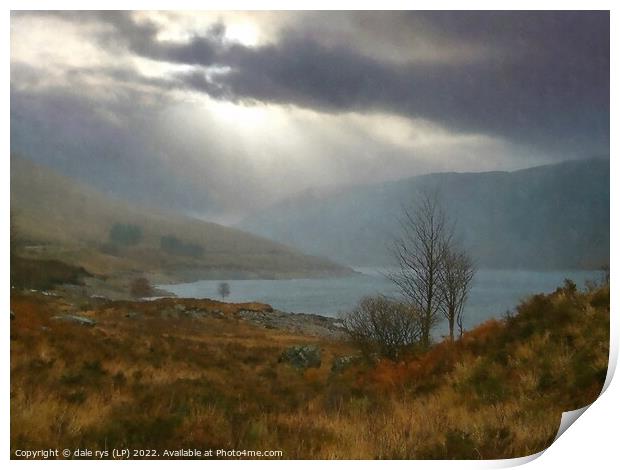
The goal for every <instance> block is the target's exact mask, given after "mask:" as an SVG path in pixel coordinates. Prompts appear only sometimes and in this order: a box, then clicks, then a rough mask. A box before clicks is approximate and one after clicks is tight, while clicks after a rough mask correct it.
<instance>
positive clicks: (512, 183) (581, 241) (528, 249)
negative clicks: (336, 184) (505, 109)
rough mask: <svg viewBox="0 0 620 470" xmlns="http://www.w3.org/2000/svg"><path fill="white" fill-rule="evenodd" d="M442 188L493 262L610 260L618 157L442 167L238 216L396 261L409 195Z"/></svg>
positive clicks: (343, 254)
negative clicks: (479, 169) (497, 168)
mask: <svg viewBox="0 0 620 470" xmlns="http://www.w3.org/2000/svg"><path fill="white" fill-rule="evenodd" d="M422 187H431V188H438V190H439V193H440V195H441V198H442V199H443V202H444V204H445V206H446V209H447V212H448V213H449V215H450V216H451V217H452V218H453V219H454V220H455V221H456V226H457V232H458V234H459V236H460V238H461V239H462V240H463V242H464V244H465V246H467V247H468V248H469V249H470V250H471V252H472V254H473V255H474V258H475V259H476V260H477V262H478V265H479V266H481V267H488V268H508V269H510V268H523V269H566V268H577V269H581V268H598V267H600V266H601V264H604V263H608V260H609V160H607V159H591V160H580V161H569V162H564V163H560V164H555V165H547V166H541V167H534V168H529V169H525V170H520V171H513V172H486V173H437V174H429V175H423V176H417V177H413V178H408V179H404V180H400V181H394V182H387V183H382V184H373V185H364V186H356V187H353V188H349V189H345V190H337V191H332V192H328V193H320V192H306V193H304V194H301V195H299V196H298V197H295V198H291V199H288V200H285V201H283V202H281V203H279V204H277V205H276V206H273V207H271V208H269V209H267V210H265V211H262V212H260V213H258V214H255V215H253V216H251V217H248V218H246V219H245V220H243V221H242V222H241V223H240V224H239V225H238V226H239V227H240V228H242V229H244V230H247V231H250V232H252V233H256V234H259V235H262V236H266V237H269V238H270V239H273V240H277V241H279V242H282V243H286V244H288V245H291V246H294V247H296V248H299V249H300V250H303V251H304V252H306V253H311V254H314V255H320V256H327V257H329V258H330V259H333V260H336V261H338V262H342V263H347V264H349V265H352V266H382V265H386V264H389V263H391V262H392V261H393V260H392V259H391V257H390V256H389V252H388V246H389V244H390V241H391V240H392V239H393V237H394V236H395V235H397V234H398V232H399V226H398V219H399V217H400V216H401V210H402V209H401V208H402V207H403V205H407V204H410V203H411V202H412V200H413V198H414V195H415V193H416V190H417V189H418V188H422Z"/></svg>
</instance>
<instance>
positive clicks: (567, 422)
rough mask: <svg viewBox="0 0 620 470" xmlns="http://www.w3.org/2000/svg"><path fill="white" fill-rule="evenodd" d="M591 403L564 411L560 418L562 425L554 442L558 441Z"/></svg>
mask: <svg viewBox="0 0 620 470" xmlns="http://www.w3.org/2000/svg"><path fill="white" fill-rule="evenodd" d="M590 406H591V404H590V405H586V406H584V407H583V408H579V409H577V410H571V411H565V412H564V413H562V418H561V419H560V427H559V428H558V432H557V434H556V435H555V437H554V438H553V442H555V441H557V440H558V438H559V437H560V436H561V435H562V434H564V431H566V430H567V429H568V428H569V427H571V425H572V424H573V423H574V422H575V421H577V419H578V418H579V417H580V416H581V415H582V414H583V413H584V412H585V411H586V410H587V409H588V408H590Z"/></svg>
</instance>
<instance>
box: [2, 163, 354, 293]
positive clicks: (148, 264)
mask: <svg viewBox="0 0 620 470" xmlns="http://www.w3.org/2000/svg"><path fill="white" fill-rule="evenodd" d="M11 213H12V233H15V234H16V237H17V238H18V239H20V240H21V241H22V243H21V244H22V245H23V246H22V248H21V250H22V251H23V253H22V254H23V255H25V256H28V257H34V258H41V259H58V260H61V261H64V262H68V263H71V264H75V265H79V266H82V267H84V268H85V269H87V270H88V271H89V272H91V273H95V274H104V275H115V274H118V273H145V274H149V275H151V276H152V277H153V278H155V279H162V280H166V281H175V280H196V279H207V278H212V279H213V278H215V279H218V278H219V279H225V278H235V277H236V278H254V277H263V278H270V277H274V278H279V277H304V276H308V277H313V276H321V275H335V274H349V273H350V272H351V270H350V269H348V268H345V267H343V266H339V265H337V264H336V263H333V262H331V261H329V260H327V259H324V258H319V257H315V256H307V255H304V254H303V253H301V252H298V251H296V250H294V249H292V248H289V247H287V246H285V245H283V244H279V243H275V242H272V241H270V240H267V239H265V238H263V237H260V236H256V235H251V234H248V233H244V232H242V231H241V230H238V229H235V228H230V227H225V226H222V225H218V224H215V223H211V222H205V221H202V220H198V219H193V218H191V217H188V216H185V215H179V214H178V213H170V212H163V211H159V210H157V209H151V208H144V207H140V206H137V205H134V204H130V203H127V202H125V201H121V200H118V199H113V198H111V197H108V196H106V195H104V194H102V193H99V192H97V191H96V190H94V189H92V188H90V187H88V186H85V185H83V184H80V183H77V182H76V181H74V180H71V179H70V178H67V177H65V176H62V175H60V174H58V173H55V172H54V171H52V170H50V169H49V168H47V167H44V166H41V165H39V164H35V163H32V162H30V161H28V160H26V159H23V158H20V157H14V156H12V157H11ZM128 234H129V235H130V236H129V237H127V235H128ZM115 236H116V238H118V239H121V240H122V238H123V236H125V237H126V238H127V243H125V244H123V243H117V242H115V241H114V237H115Z"/></svg>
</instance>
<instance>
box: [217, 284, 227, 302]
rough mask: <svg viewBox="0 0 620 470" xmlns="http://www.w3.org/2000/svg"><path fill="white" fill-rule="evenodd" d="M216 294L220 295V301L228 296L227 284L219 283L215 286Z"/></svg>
mask: <svg viewBox="0 0 620 470" xmlns="http://www.w3.org/2000/svg"><path fill="white" fill-rule="evenodd" d="M217 293H218V294H220V296H221V297H222V300H224V299H225V298H226V297H228V296H229V295H230V286H229V285H228V283H227V282H220V284H219V285H218V286H217Z"/></svg>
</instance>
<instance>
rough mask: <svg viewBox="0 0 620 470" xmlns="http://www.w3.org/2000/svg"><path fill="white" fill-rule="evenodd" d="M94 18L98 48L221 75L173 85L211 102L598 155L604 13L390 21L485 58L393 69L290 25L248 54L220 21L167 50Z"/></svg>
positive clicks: (143, 29)
mask: <svg viewBox="0 0 620 470" xmlns="http://www.w3.org/2000/svg"><path fill="white" fill-rule="evenodd" d="M324 15H325V16H324V18H325V20H326V21H329V13H325V14H324ZM368 15H372V13H368ZM99 18H100V19H101V20H103V21H105V22H107V23H108V24H110V25H112V26H113V27H114V31H115V33H114V34H113V35H108V36H106V40H107V41H112V40H113V41H116V42H118V41H123V40H124V41H125V44H126V46H127V47H128V48H129V49H131V50H132V51H133V52H134V53H135V54H138V55H140V56H143V57H147V58H149V59H153V60H159V61H166V62H172V63H177V64H186V65H194V66H196V65H199V66H204V67H212V66H218V67H226V68H227V69H228V72H227V73H218V74H214V75H212V76H209V77H207V76H206V75H205V74H203V73H202V72H196V71H194V72H190V73H187V74H184V75H177V77H176V78H177V80H178V81H179V82H178V83H177V86H181V87H188V88H191V89H194V90H198V91H201V92H205V93H207V94H209V95H211V96H213V97H216V98H225V99H230V100H259V101H264V102H276V103H283V104H293V105H299V106H303V107H309V108H313V109H320V110H326V111H329V112H340V111H351V110H355V111H362V112H363V111H367V110H380V111H387V112H393V113H397V114H401V115H404V116H408V117H422V118H426V119H430V120H433V121H436V122H439V123H441V124H443V125H445V126H447V127H449V128H451V129H454V130H459V131H470V132H471V131H473V132H482V133H488V134H493V135H499V136H502V137H506V138H508V139H510V140H512V141H516V142H519V143H525V144H530V145H538V146H542V147H543V148H544V149H545V150H549V151H553V152H556V153H561V152H563V151H570V152H571V153H573V154H574V153H582V154H587V155H584V156H591V154H601V153H602V154H605V153H607V152H608V145H609V15H608V13H606V12H413V13H402V14H401V15H399V16H397V17H396V16H392V18H394V21H393V22H394V23H395V24H394V27H397V28H407V27H408V25H409V24H410V27H411V28H415V27H416V24H419V23H420V22H423V23H424V24H425V25H426V29H427V31H431V32H433V33H434V35H435V36H436V37H440V38H441V41H442V43H444V44H450V43H454V44H458V43H459V42H463V41H467V42H471V43H474V44H481V45H484V44H487V45H491V46H492V49H493V50H494V51H496V52H495V53H493V54H489V56H488V57H486V58H485V59H484V60H474V61H471V62H470V63H462V62H461V61H457V62H455V63H450V62H443V63H432V62H431V63H404V64H396V63H391V62H388V61H383V60H381V58H380V57H379V58H378V57H369V56H368V55H364V54H362V53H361V52H359V51H356V50H355V49H354V48H353V47H352V46H351V45H346V44H345V45H342V44H337V43H335V44H332V45H330V44H326V43H325V42H324V41H323V42H322V43H319V42H317V41H315V40H313V39H310V38H309V37H307V35H304V34H300V33H298V32H296V31H295V29H294V28H291V29H289V30H287V31H284V32H283V33H282V34H281V35H280V37H279V39H278V41H277V42H276V43H275V44H271V45H265V46H262V47H258V48H250V47H245V46H243V45H239V44H227V43H225V42H224V41H223V33H224V26H223V25H222V24H217V25H216V26H215V27H213V28H212V29H210V30H209V31H207V32H206V33H205V34H203V35H200V36H194V37H192V38H191V39H190V40H188V41H185V42H173V41H158V40H157V39H156V34H157V28H156V27H155V26H154V25H152V24H149V23H145V22H143V23H136V22H135V21H134V20H133V19H132V18H131V17H130V15H129V14H126V13H122V12H113V13H104V14H102V15H101V16H100V17H99ZM314 19H316V18H314ZM413 20H416V22H417V23H416V22H414V21H413ZM360 34H365V33H364V31H360Z"/></svg>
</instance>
